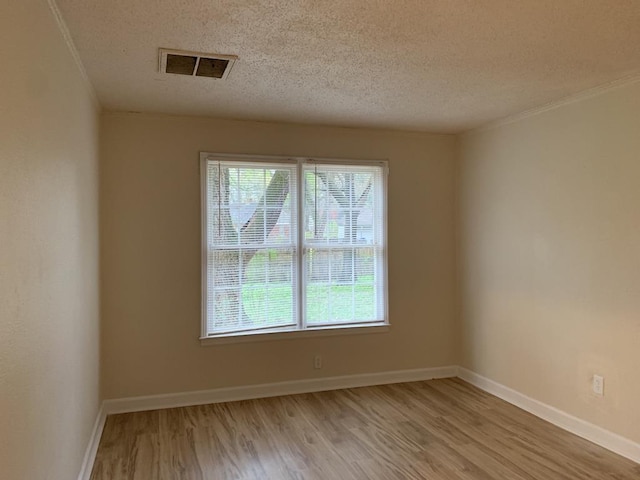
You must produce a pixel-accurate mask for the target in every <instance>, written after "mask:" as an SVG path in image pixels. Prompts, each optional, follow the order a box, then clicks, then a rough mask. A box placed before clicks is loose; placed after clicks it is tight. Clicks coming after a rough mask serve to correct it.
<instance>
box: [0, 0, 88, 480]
mask: <svg viewBox="0 0 640 480" xmlns="http://www.w3.org/2000/svg"><path fill="white" fill-rule="evenodd" d="M0 44H1V45H2V46H3V48H2V52H3V53H2V65H3V67H2V73H1V74H0V432H1V433H0V477H2V479H3V480H25V479H29V480H38V479H45V478H49V479H71V478H75V477H77V475H78V472H79V471H80V466H81V463H82V458H83V455H84V451H85V448H86V446H87V443H88V440H89V435H90V432H91V429H92V426H93V423H94V420H95V418H96V414H97V411H98V404H99V390H98V389H99V378H98V376H99V367H98V361H99V350H98V349H99V325H98V221H97V211H98V190H97V189H98V176H97V173H98V167H97V154H98V140H97V135H98V121H99V117H98V112H97V109H96V107H95V106H94V104H93V103H92V100H91V97H90V96H89V94H88V93H87V92H88V90H87V88H86V85H85V83H84V81H83V80H82V77H81V75H80V74H79V70H78V68H77V67H76V65H75V63H74V61H73V58H72V57H71V55H70V53H69V50H68V49H67V46H66V44H65V42H64V40H63V37H62V35H61V34H60V32H59V30H58V28H57V26H56V23H55V20H54V16H53V15H52V13H51V11H50V10H49V8H48V6H47V3H46V2H45V1H41V0H21V1H15V2H2V6H1V7H0Z"/></svg>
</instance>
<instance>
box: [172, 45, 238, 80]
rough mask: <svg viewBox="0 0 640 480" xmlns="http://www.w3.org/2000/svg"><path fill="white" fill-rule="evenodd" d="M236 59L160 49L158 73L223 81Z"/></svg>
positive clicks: (214, 54)
mask: <svg viewBox="0 0 640 480" xmlns="http://www.w3.org/2000/svg"><path fill="white" fill-rule="evenodd" d="M237 59H238V57H237V56H235V55H218V54H217V53H197V52H183V51H181V50H168V49H166V48H161V49H160V72H161V73H173V74H177V75H189V76H192V77H194V76H195V77H209V78H220V79H225V78H227V77H228V76H229V72H230V71H231V67H233V64H234V63H235V61H236V60H237Z"/></svg>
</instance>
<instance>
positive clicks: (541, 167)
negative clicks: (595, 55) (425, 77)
mask: <svg viewBox="0 0 640 480" xmlns="http://www.w3.org/2000/svg"><path fill="white" fill-rule="evenodd" d="M460 161H461V165H460V176H459V189H460V192H461V196H460V211H459V213H460V231H459V237H458V238H459V242H460V247H461V248H460V265H461V272H460V274H461V278H462V282H461V286H462V289H461V301H462V315H461V319H462V325H461V331H462V347H463V352H464V356H463V357H464V358H463V365H464V366H465V367H468V368H470V369H472V370H474V371H476V372H478V373H480V374H482V375H485V376H488V377H489V378H491V379H493V380H496V381H498V382H500V383H503V384H505V385H507V386H509V387H512V388H514V389H516V390H518V391H520V392H522V393H524V394H527V395H529V396H531V397H533V398H535V399H537V400H540V401H542V402H545V403H547V404H550V405H553V406H554V407H557V408H559V409H561V410H564V411H566V412H568V413H571V414H573V415H575V416H577V417H580V418H582V419H585V420H587V421H589V422H592V423H595V424H597V425H600V426H602V427H604V428H606V429H609V430H611V431H614V432H617V433H619V434H621V435H623V436H625V437H628V438H630V439H632V440H635V441H636V442H637V441H640V408H638V407H639V406H640V214H639V211H640V210H639V208H640V84H635V85H631V86H626V87H624V88H619V89H617V90H613V91H609V92H607V93H606V94H604V95H601V96H598V97H594V98H590V99H587V100H582V101H580V102H577V103H573V104H570V105H565V106H563V107H560V108H557V109H555V110H551V111H547V112H545V113H542V114H539V115H536V116H532V117H529V118H526V119H524V120H521V121H518V122H515V123H512V124H509V125H504V126H501V127H497V128H493V129H490V130H485V131H482V132H476V133H470V134H467V135H465V136H464V137H463V138H462V141H461V158H460ZM594 373H598V374H601V375H603V376H604V377H605V396H604V397H596V396H594V395H593V394H592V393H591V385H590V380H591V376H592V375H593V374H594Z"/></svg>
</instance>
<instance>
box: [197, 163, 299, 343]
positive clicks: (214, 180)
mask: <svg viewBox="0 0 640 480" xmlns="http://www.w3.org/2000/svg"><path fill="white" fill-rule="evenodd" d="M295 176H296V171H295V167H292V166H291V165H277V164H275V165H273V164H250V163H237V162H214V161H210V162H208V164H207V192H208V202H207V215H208V218H207V220H208V221H207V245H208V250H209V254H208V262H207V263H208V264H207V331H208V332H209V333H220V332H229V331H238V330H253V329H260V328H269V327H277V326H286V325H296V324H297V299H296V296H297V286H296V285H297V268H296V262H297V255H296V251H297V250H296V248H295V241H296V240H297V234H296V221H295V220H296V218H297V217H296V212H295V206H296V195H295V194H296V192H295V189H296V181H295Z"/></svg>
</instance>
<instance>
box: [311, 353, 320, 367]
mask: <svg viewBox="0 0 640 480" xmlns="http://www.w3.org/2000/svg"><path fill="white" fill-rule="evenodd" d="M313 368H315V369H318V368H322V357H321V356H320V355H316V356H315V357H314V358H313Z"/></svg>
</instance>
